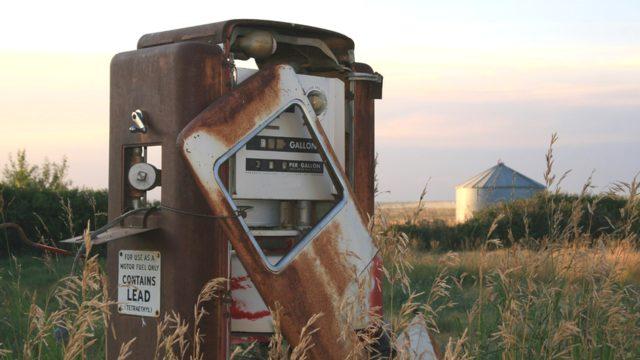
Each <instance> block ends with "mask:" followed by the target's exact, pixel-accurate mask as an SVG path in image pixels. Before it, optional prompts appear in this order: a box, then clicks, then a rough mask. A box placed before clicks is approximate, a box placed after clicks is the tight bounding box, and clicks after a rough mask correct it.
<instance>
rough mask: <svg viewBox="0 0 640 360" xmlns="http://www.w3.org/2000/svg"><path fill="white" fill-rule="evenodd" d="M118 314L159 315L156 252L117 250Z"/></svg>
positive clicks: (158, 275)
mask: <svg viewBox="0 0 640 360" xmlns="http://www.w3.org/2000/svg"><path fill="white" fill-rule="evenodd" d="M118 312H119V313H121V314H128V315H137V316H153V317H157V316H159V315H160V252H159V251H139V250H120V253H119V256H118Z"/></svg>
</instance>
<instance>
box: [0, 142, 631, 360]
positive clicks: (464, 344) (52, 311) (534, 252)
mask: <svg viewBox="0 0 640 360" xmlns="http://www.w3.org/2000/svg"><path fill="white" fill-rule="evenodd" d="M556 141H557V136H555V135H554V136H553V137H552V140H551V144H550V147H549V151H548V153H547V168H546V170H545V180H546V182H547V186H548V189H549V190H548V193H549V196H548V198H547V199H548V204H547V206H548V208H549V209H550V210H551V211H550V212H549V213H550V215H549V218H548V222H549V224H550V229H552V231H551V232H550V235H548V236H547V237H545V238H541V239H528V238H526V236H525V239H500V238H496V237H495V236H494V234H493V231H492V230H493V229H494V228H495V226H492V228H491V229H490V231H489V232H488V233H487V234H486V239H485V241H484V243H483V244H482V246H481V247H480V249H478V250H477V251H472V252H461V253H453V252H449V253H426V254H425V253H422V254H420V253H416V251H414V250H413V249H412V248H411V239H409V237H408V236H407V235H406V234H404V233H402V232H400V231H398V230H397V228H395V227H393V226H391V224H390V222H389V220H388V219H386V218H385V216H384V214H381V213H380V212H378V215H377V216H376V217H375V218H373V219H371V226H370V231H371V235H372V237H373V239H374V241H375V243H376V245H377V246H378V248H379V250H380V255H381V256H382V257H383V258H384V266H383V268H382V273H383V276H384V280H385V289H384V291H385V300H386V307H385V316H384V318H381V317H377V316H375V314H370V313H363V312H362V311H358V309H359V308H360V307H359V306H357V305H358V304H359V303H362V302H363V301H365V300H364V299H365V298H364V290H365V289H366V287H367V286H366V285H367V284H368V283H369V282H370V281H371V279H368V278H366V277H363V278H361V279H359V289H358V290H359V291H357V292H356V293H352V294H350V295H349V297H346V298H345V299H343V302H342V306H341V309H342V318H343V320H344V321H343V324H342V325H343V326H342V327H343V330H342V332H341V334H340V335H339V337H338V339H337V341H343V340H344V339H346V338H347V337H351V339H352V340H353V339H357V341H356V343H357V344H358V345H357V346H356V348H354V349H353V352H352V354H350V356H349V357H350V358H352V359H365V358H377V359H383V358H394V359H412V358H415V354H414V353H412V349H411V347H410V344H409V343H408V342H406V341H405V340H406V338H405V337H403V335H402V334H403V333H404V332H405V330H406V329H407V328H409V327H410V326H411V325H412V324H413V322H414V321H415V319H419V322H420V323H423V324H424V326H425V327H426V328H427V329H428V331H429V332H430V333H431V334H433V335H435V337H436V338H438V339H440V340H441V342H440V344H439V345H438V346H437V349H436V350H439V351H440V352H441V355H440V356H441V358H443V359H476V358H477V359H498V358H499V359H538V358H542V359H556V358H572V359H637V358H640V294H639V292H640V254H639V253H638V251H637V246H638V241H639V240H640V239H638V233H637V230H636V229H637V226H638V222H639V221H640V210H639V209H640V196H638V195H639V193H638V191H639V188H640V186H639V184H638V181H637V179H634V180H632V181H631V182H628V183H618V184H616V185H615V186H613V187H612V189H611V193H612V194H616V195H623V196H625V198H626V199H627V205H626V206H625V207H624V209H623V210H622V212H623V213H622V216H621V220H620V221H619V222H617V223H611V226H612V227H613V228H614V229H615V231H613V232H610V233H608V234H606V235H602V236H600V237H598V238H592V236H591V235H590V234H591V233H590V232H589V231H587V229H583V228H582V227H581V225H580V223H579V221H578V219H580V218H582V217H583V215H585V214H584V213H583V212H584V211H585V210H583V209H584V207H583V206H581V203H580V202H581V201H584V200H585V198H586V194H588V193H589V191H590V189H591V184H590V180H589V181H587V184H586V185H585V187H584V188H583V191H582V194H581V196H580V198H579V200H577V201H575V202H574V203H573V204H569V205H571V207H572V210H573V211H572V212H571V214H570V216H569V217H568V218H566V215H563V213H562V212H561V211H559V209H561V208H563V207H564V206H565V205H567V204H562V203H558V201H562V200H561V199H562V198H559V197H554V196H551V195H552V194H554V193H559V192H560V191H561V183H562V181H563V179H564V178H565V177H566V176H567V174H568V173H563V174H562V175H560V176H556V175H554V172H553V167H554V162H555V159H554V154H553V145H554V144H555V143H556ZM425 196H426V189H425V191H423V193H422V195H421V198H420V202H419V203H422V202H423V200H424V198H425ZM601 196H608V194H602V195H601ZM559 199H560V200H559ZM597 206H598V197H596V198H595V199H593V200H590V203H589V206H588V207H587V210H586V211H587V212H592V211H593V209H595V208H596V207H597ZM587 215H588V214H587ZM420 216H421V210H420V209H418V210H416V212H415V214H414V217H415V218H418V217H420ZM509 216H513V214H509V213H504V214H501V215H500V216H498V218H496V220H495V221H494V225H495V224H497V222H498V221H500V220H501V219H502V218H508V217H509ZM87 239H88V238H87ZM504 243H509V244H514V245H513V246H511V247H509V248H503V245H502V244H504ZM90 245H91V244H90V243H89V242H87V243H86V252H85V253H84V256H83V264H82V267H81V272H80V273H78V274H71V275H69V276H67V277H64V278H63V279H62V280H60V281H59V282H58V284H57V285H56V286H55V290H54V291H53V292H52V293H51V294H50V295H49V296H48V297H47V299H46V301H45V306H43V307H41V306H38V305H36V302H35V301H31V303H30V304H29V306H28V311H27V313H26V318H27V321H26V322H25V323H24V324H21V323H20V322H19V321H18V320H16V322H15V324H14V325H15V326H16V327H23V329H24V334H25V335H24V340H23V342H22V346H21V347H20V348H19V349H15V348H12V349H4V350H0V356H3V357H7V358H23V359H45V358H62V359H93V358H96V357H99V356H100V354H103V353H104V348H105V346H106V345H105V344H104V343H103V341H104V338H105V336H104V333H105V332H106V331H113V330H112V329H109V328H108V322H109V316H110V314H109V305H111V303H110V301H109V299H108V297H107V293H106V277H105V276H106V275H105V274H104V272H103V271H102V269H101V267H100V264H99V261H98V258H97V257H96V256H93V255H91V246H90ZM47 261H51V260H50V259H49V260H45V263H46V262H47ZM14 263H15V268H16V270H15V272H19V267H20V264H19V262H18V261H17V260H14ZM424 269H427V270H428V271H425V270H424ZM16 281H19V276H18V278H17V279H16ZM226 283H227V280H226V279H213V280H211V281H210V282H209V283H207V284H206V285H205V286H204V288H203V290H202V293H201V294H200V296H199V297H198V300H197V303H196V304H194V313H193V319H189V320H191V321H187V319H185V318H183V317H182V316H180V315H179V314H176V313H173V312H169V313H167V314H164V316H163V318H162V319H161V321H159V323H158V325H157V343H156V349H155V358H156V359H187V358H188V359H193V360H199V359H203V354H202V352H201V348H202V343H203V341H206V334H203V333H202V332H201V330H200V328H199V323H200V322H201V320H202V319H203V318H204V317H205V316H207V313H206V312H205V311H204V305H205V304H206V303H207V302H210V301H221V300H222V299H223V298H226V297H228V294H226V293H225V292H226V290H225V289H226V288H227V286H226ZM459 295H461V296H459ZM20 296H24V294H23V293H21V294H20ZM285 306H286V304H282V305H278V306H277V307H276V308H275V309H272V315H273V318H274V328H275V332H274V334H273V336H272V338H271V342H270V343H269V345H268V346H267V349H266V350H265V351H262V352H261V351H256V349H257V348H258V347H259V345H258V344H249V345H248V346H244V347H238V348H236V349H234V350H233V352H232V355H231V357H232V358H237V359H242V358H255V357H256V356H259V354H263V357H266V358H269V359H296V360H302V359H307V358H308V357H309V354H308V351H309V349H311V348H313V346H315V345H314V342H313V336H314V334H315V333H316V332H317V331H321V330H322V329H318V328H317V327H316V326H315V325H314V324H315V321H316V320H317V319H318V318H319V317H320V316H322V314H314V315H313V316H310V319H309V322H308V323H307V325H306V326H305V327H304V328H303V329H301V341H300V343H299V344H298V345H297V346H295V347H292V346H290V345H289V344H288V343H287V342H286V340H285V339H284V337H283V336H282V333H281V332H280V313H281V312H282V309H283V307H285ZM363 318H364V319H366V320H368V322H369V323H370V324H371V326H370V327H368V328H365V329H361V330H359V331H354V330H353V328H354V324H357V323H360V322H361V321H362V320H363ZM452 318H455V319H456V321H457V322H458V323H459V326H457V327H454V328H452V327H450V326H449V325H448V324H449V322H448V321H449V320H450V319H452ZM443 327H447V328H446V329H444V330H446V333H444V332H443ZM135 341H136V339H129V340H128V341H126V342H124V343H123V345H122V347H121V349H120V355H119V359H127V358H135V354H132V353H131V347H132V344H134V343H135ZM3 343H4V341H3V340H1V339H0V349H2V347H3V346H6V344H3ZM379 343H386V344H390V347H392V348H393V351H392V352H391V353H388V352H384V351H383V352H380V346H379V345H378V344H379ZM327 351H330V349H328V350H327ZM256 354H258V355H256Z"/></svg>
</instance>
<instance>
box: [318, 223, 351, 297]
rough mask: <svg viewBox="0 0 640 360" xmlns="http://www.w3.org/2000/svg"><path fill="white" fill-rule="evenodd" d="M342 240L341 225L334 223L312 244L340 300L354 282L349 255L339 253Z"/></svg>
mask: <svg viewBox="0 0 640 360" xmlns="http://www.w3.org/2000/svg"><path fill="white" fill-rule="evenodd" d="M341 238H342V229H341V227H340V224H339V223H338V222H332V223H331V224H329V225H328V226H327V227H325V228H324V229H323V231H322V232H320V234H318V237H316V238H315V239H314V240H313V241H312V242H311V247H312V248H313V250H314V252H315V253H316V256H317V257H318V261H320V265H321V266H322V268H323V269H324V271H325V272H326V273H327V274H328V275H329V279H330V280H331V282H332V285H333V286H334V288H335V291H336V295H337V296H338V297H340V298H341V297H342V296H343V295H344V292H345V290H346V289H347V287H348V286H349V283H351V282H352V280H353V279H352V276H351V274H353V269H351V268H350V266H349V265H348V264H349V262H348V259H347V254H345V253H342V252H340V251H339V248H340V247H339V241H340V239H341Z"/></svg>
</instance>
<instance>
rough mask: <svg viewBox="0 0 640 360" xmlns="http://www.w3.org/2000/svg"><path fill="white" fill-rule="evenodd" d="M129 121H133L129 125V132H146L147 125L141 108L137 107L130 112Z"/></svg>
mask: <svg viewBox="0 0 640 360" xmlns="http://www.w3.org/2000/svg"><path fill="white" fill-rule="evenodd" d="M131 121H133V125H131V126H130V127H129V131H130V132H132V133H143V134H145V133H146V132H147V126H146V125H145V123H144V113H143V112H142V110H140V109H138V110H136V111H134V112H132V113H131Z"/></svg>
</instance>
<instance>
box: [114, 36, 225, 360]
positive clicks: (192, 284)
mask: <svg viewBox="0 0 640 360" xmlns="http://www.w3.org/2000/svg"><path fill="white" fill-rule="evenodd" d="M225 59H226V58H225V57H224V54H223V53H222V50H221V49H220V48H219V47H217V46H210V45H206V44H200V43H181V44H171V45H166V46H158V47H154V48H150V49H142V50H137V51H132V52H127V53H122V54H119V55H116V56H115V57H114V59H113V60H112V62H111V109H110V111H111V113H110V118H111V121H110V140H109V141H110V146H109V148H110V153H109V219H110V220H111V219H114V218H116V217H117V216H119V215H120V214H122V213H123V212H125V211H126V210H127V206H128V205H127V204H126V203H125V201H124V199H125V197H126V196H127V194H128V188H129V187H128V186H127V185H126V178H127V176H126V174H127V172H126V171H127V170H128V168H127V164H125V159H124V154H125V150H126V149H127V148H129V147H132V146H143V145H160V146H162V165H161V168H162V187H161V189H162V199H161V201H162V203H163V205H167V206H170V207H172V208H176V209H182V210H188V211H191V212H194V213H204V214H207V213H210V212H211V210H210V209H209V207H208V205H207V203H206V201H205V200H204V199H203V198H202V196H201V195H200V194H199V191H198V185H197V183H196V181H195V180H194V179H193V178H192V177H190V176H185V174H187V173H189V167H188V165H187V164H186V162H185V160H184V158H183V157H182V155H181V154H180V151H179V149H177V148H176V146H175V139H176V137H177V134H178V133H179V132H180V130H182V128H184V126H185V125H186V124H187V123H188V122H189V121H191V119H193V117H194V116H196V115H197V114H198V113H200V112H201V111H202V110H203V109H204V108H206V106H207V105H209V104H210V103H211V102H212V101H213V100H214V99H216V98H218V97H219V96H221V95H222V94H223V93H225V92H226V91H227V90H228V89H229V88H230V76H229V74H230V72H229V71H228V70H229V68H228V65H227V62H226V60H225ZM136 109H141V110H143V111H144V112H145V115H146V119H145V120H146V122H147V125H148V131H147V132H146V133H131V132H129V130H128V128H129V125H131V122H130V115H131V112H132V111H134V110H136ZM140 223H141V220H140V218H134V217H131V218H127V219H126V220H125V221H124V224H123V226H125V227H127V226H132V225H133V226H137V225H139V224H140ZM147 225H148V227H157V228H159V229H158V230H156V231H153V232H148V233H144V234H138V235H134V236H130V237H127V238H125V239H119V240H117V241H111V242H109V243H108V256H107V271H108V273H109V274H110V276H109V294H110V295H109V296H110V298H111V299H113V300H115V299H117V284H118V282H117V279H116V277H117V274H118V259H117V258H118V252H119V251H120V250H122V249H127V250H155V251H160V252H161V253H162V267H161V269H162V270H161V271H162V273H161V292H162V297H161V313H162V314H164V313H165V312H170V311H176V312H177V313H179V314H180V315H181V317H182V318H183V319H186V320H188V321H192V319H193V306H194V304H195V303H196V298H197V296H198V294H199V292H200V290H201V288H202V286H203V285H204V284H205V283H206V282H207V281H208V280H210V279H212V278H216V277H228V275H229V270H228V261H229V260H228V242H227V239H226V237H225V236H224V235H223V233H222V230H221V227H220V226H219V224H218V222H216V221H215V220H212V219H207V218H203V217H194V216H187V215H184V214H179V213H175V212H168V211H155V212H153V213H151V214H149V216H148V220H147ZM206 310H207V311H208V312H209V314H210V315H208V316H206V317H205V318H204V319H203V320H202V323H201V330H202V333H203V334H205V335H206V338H207V340H208V341H206V342H205V343H204V344H203V351H204V354H205V358H219V359H221V358H224V357H225V356H226V354H227V339H228V329H227V327H228V307H227V306H226V305H225V304H223V303H222V302H216V303H211V304H208V307H207V308H206ZM109 325H110V326H112V327H113V328H114V330H115V337H114V336H113V333H112V332H111V331H108V332H107V334H108V335H107V336H108V341H107V356H108V359H116V358H117V357H118V351H119V349H120V345H121V344H122V343H123V342H126V341H128V340H130V339H132V338H134V337H135V338H136V341H135V342H134V343H133V345H132V351H133V353H134V354H135V358H136V359H151V358H153V352H154V350H155V346H156V320H155V319H149V318H140V317H136V316H130V315H121V314H118V312H117V310H116V309H115V307H114V308H113V309H112V316H111V322H110V324H109ZM109 329H111V327H110V328H109ZM209 340H210V341H209Z"/></svg>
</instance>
